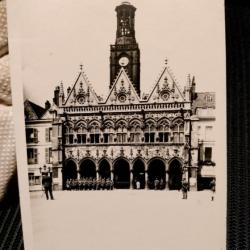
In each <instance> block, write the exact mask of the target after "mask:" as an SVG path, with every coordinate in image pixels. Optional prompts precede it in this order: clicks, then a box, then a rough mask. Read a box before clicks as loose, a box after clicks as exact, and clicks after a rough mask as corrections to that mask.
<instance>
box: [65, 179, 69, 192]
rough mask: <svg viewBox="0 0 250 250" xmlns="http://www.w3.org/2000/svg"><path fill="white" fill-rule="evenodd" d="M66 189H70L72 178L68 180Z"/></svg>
mask: <svg viewBox="0 0 250 250" xmlns="http://www.w3.org/2000/svg"><path fill="white" fill-rule="evenodd" d="M66 190H70V180H69V179H67V180H66Z"/></svg>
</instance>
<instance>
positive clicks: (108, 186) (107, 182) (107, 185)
mask: <svg viewBox="0 0 250 250" xmlns="http://www.w3.org/2000/svg"><path fill="white" fill-rule="evenodd" d="M110 184H111V182H110V179H109V178H108V179H107V180H106V188H107V190H110V189H111V185H110Z"/></svg>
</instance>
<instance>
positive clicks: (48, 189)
mask: <svg viewBox="0 0 250 250" xmlns="http://www.w3.org/2000/svg"><path fill="white" fill-rule="evenodd" d="M42 184H43V187H44V192H45V195H46V199H47V200H48V199H49V195H50V199H51V200H54V197H53V192H52V177H51V176H50V175H49V174H48V173H46V174H44V175H43V179H42Z"/></svg>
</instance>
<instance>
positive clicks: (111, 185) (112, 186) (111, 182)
mask: <svg viewBox="0 0 250 250" xmlns="http://www.w3.org/2000/svg"><path fill="white" fill-rule="evenodd" d="M113 188H114V182H113V180H112V179H110V189H111V190H113Z"/></svg>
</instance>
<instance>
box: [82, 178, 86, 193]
mask: <svg viewBox="0 0 250 250" xmlns="http://www.w3.org/2000/svg"><path fill="white" fill-rule="evenodd" d="M85 186H86V179H85V178H83V179H82V190H85Z"/></svg>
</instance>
